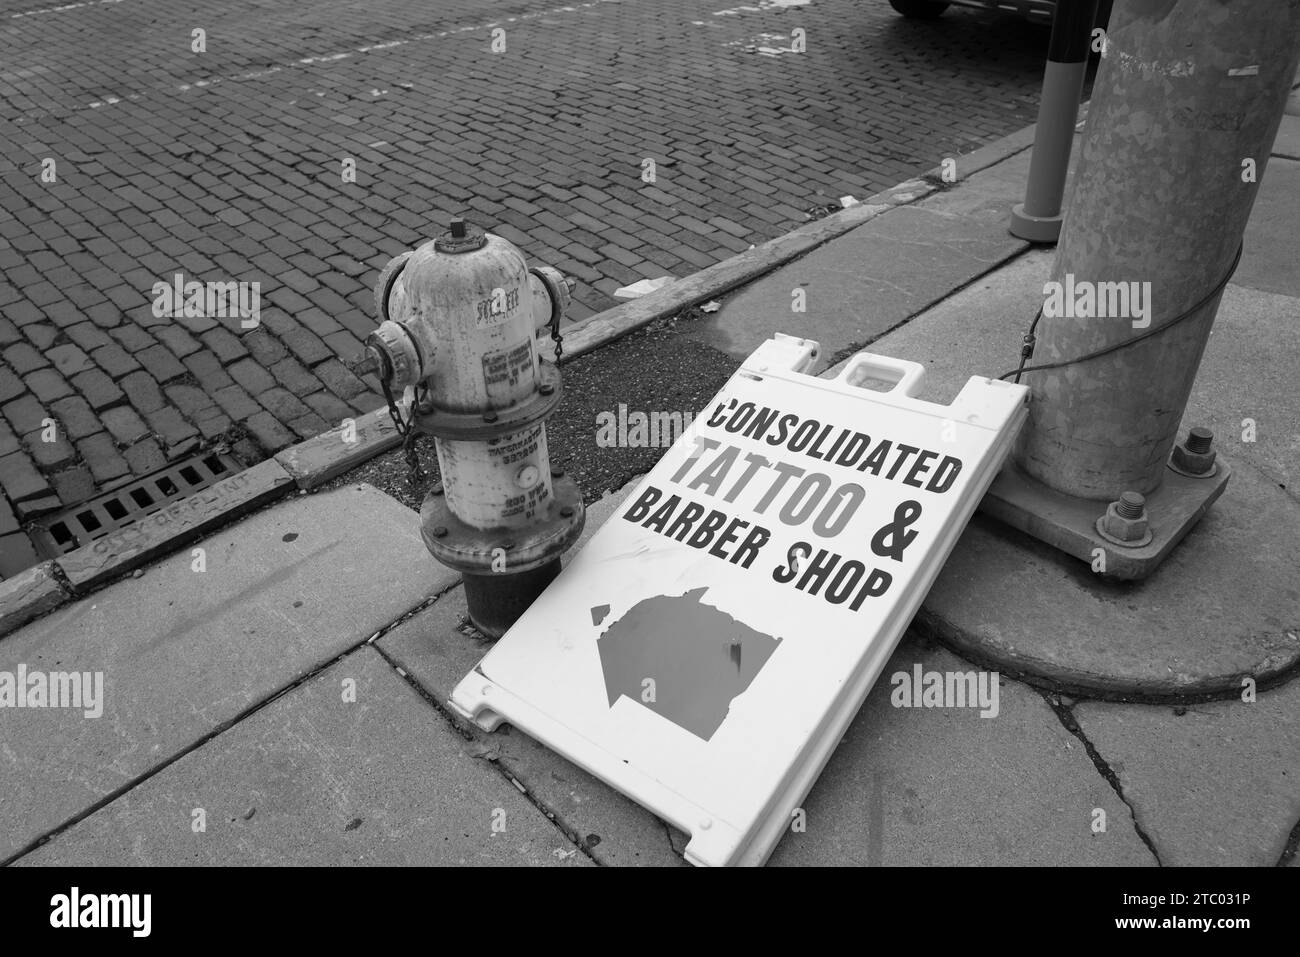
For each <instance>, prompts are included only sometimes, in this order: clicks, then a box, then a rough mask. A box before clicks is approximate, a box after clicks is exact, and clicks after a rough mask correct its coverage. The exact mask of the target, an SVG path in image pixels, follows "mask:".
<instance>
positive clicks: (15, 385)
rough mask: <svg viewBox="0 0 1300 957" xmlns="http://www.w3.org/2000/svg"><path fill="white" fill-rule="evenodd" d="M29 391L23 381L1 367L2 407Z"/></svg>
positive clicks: (0, 400)
mask: <svg viewBox="0 0 1300 957" xmlns="http://www.w3.org/2000/svg"><path fill="white" fill-rule="evenodd" d="M26 391H27V386H25V385H23V380H22V379H20V378H18V376H17V375H16V374H14V373H13V372H10V371H9V370H8V369H6V368H4V367H3V366H0V405H3V404H4V403H6V402H8V401H9V400H10V399H12V398H14V397H15V396H20V395H22V394H23V393H24V392H26Z"/></svg>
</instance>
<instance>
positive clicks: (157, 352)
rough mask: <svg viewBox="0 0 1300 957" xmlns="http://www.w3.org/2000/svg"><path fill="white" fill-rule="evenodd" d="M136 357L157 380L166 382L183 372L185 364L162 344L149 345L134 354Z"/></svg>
mask: <svg viewBox="0 0 1300 957" xmlns="http://www.w3.org/2000/svg"><path fill="white" fill-rule="evenodd" d="M135 357H136V359H137V360H138V361H139V362H140V364H141V365H142V366H144V367H145V369H146V370H147V371H148V373H149V374H150V375H151V376H153V377H154V379H156V380H157V381H159V382H167V381H168V380H170V379H175V378H176V377H177V376H182V375H184V374H185V366H183V365H182V364H181V361H180V360H179V359H177V358H176V357H175V356H174V355H172V354H171V353H170V352H168V351H167V349H165V348H164V347H163V346H161V345H157V346H150V347H149V348H148V349H141V350H140V351H139V352H137V353H136V354H135Z"/></svg>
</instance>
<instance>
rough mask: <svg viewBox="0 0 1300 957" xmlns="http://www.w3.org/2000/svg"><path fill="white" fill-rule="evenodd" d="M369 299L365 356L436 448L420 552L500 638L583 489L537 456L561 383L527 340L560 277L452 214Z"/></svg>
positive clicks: (391, 268) (544, 321)
mask: <svg viewBox="0 0 1300 957" xmlns="http://www.w3.org/2000/svg"><path fill="white" fill-rule="evenodd" d="M375 299H376V305H377V307H378V312H379V318H380V320H381V322H380V325H379V328H377V329H376V330H375V331H374V332H373V333H371V335H370V337H369V338H368V339H367V340H366V349H367V352H368V353H369V355H370V358H371V360H372V361H373V365H374V366H375V368H376V371H377V372H378V374H379V376H380V378H381V381H383V382H384V384H385V386H386V389H385V391H386V392H388V393H389V394H390V396H391V395H392V394H398V395H401V394H405V395H406V396H407V397H408V399H409V402H410V416H409V418H410V428H412V429H414V431H415V433H417V434H418V433H423V434H427V435H432V436H433V437H434V447H435V449H436V451H437V457H438V470H439V473H440V475H441V479H442V483H441V485H440V486H435V487H434V488H433V489H432V490H431V491H430V492H429V494H428V495H427V496H426V497H425V499H424V502H423V504H422V505H421V508H420V526H421V530H422V534H423V538H424V543H425V545H427V546H428V548H429V551H430V552H431V553H432V554H433V556H434V558H436V559H438V561H440V562H442V563H443V564H445V565H448V566H450V567H451V568H454V569H456V570H457V571H459V572H460V573H461V574H462V576H463V579H464V583H465V597H466V600H467V603H468V606H469V617H470V620H471V621H472V622H473V624H474V625H475V626H476V627H477V628H478V629H479V630H480V631H482V632H484V633H485V634H487V635H489V636H490V637H493V638H500V637H501V636H502V635H504V634H505V632H506V630H507V629H508V628H509V627H510V626H511V625H512V624H513V623H514V622H515V620H516V619H518V617H519V616H520V615H521V614H523V612H524V610H525V609H526V608H527V607H528V606H529V605H530V604H531V603H532V602H533V600H534V599H535V598H536V597H537V596H538V595H539V594H541V592H542V590H543V589H544V588H545V587H546V586H547V585H548V584H549V583H550V582H551V580H552V579H554V578H555V576H556V575H558V574H559V572H560V555H561V554H563V552H564V551H565V549H567V548H568V547H569V546H570V545H572V544H573V543H574V542H575V541H576V540H577V538H578V536H579V535H580V534H581V532H582V525H583V519H584V510H583V505H582V494H581V492H580V491H579V489H578V487H577V484H576V483H575V482H574V481H573V480H572V479H571V478H569V477H568V476H567V475H565V474H563V472H561V471H560V470H553V469H552V468H551V466H550V460H549V457H548V455H547V448H546V425H545V422H546V419H547V418H549V417H550V415H551V414H552V413H553V412H554V411H555V409H556V407H557V406H558V404H559V401H560V374H559V369H558V368H557V367H556V366H555V365H553V364H551V363H548V362H543V361H541V359H540V357H539V355H538V348H537V338H536V337H537V334H538V333H539V332H540V331H541V330H542V329H543V328H544V327H546V326H551V328H552V329H555V328H558V322H559V318H560V317H561V316H562V315H563V312H564V310H565V308H566V307H567V306H568V302H569V285H568V282H567V281H566V280H565V279H564V277H562V276H561V275H560V273H559V272H557V271H556V270H554V269H551V268H549V267H545V266H543V267H538V268H533V269H529V268H528V264H527V262H526V261H525V260H524V256H523V254H522V253H521V252H520V251H519V250H518V249H517V248H516V247H515V246H513V245H512V244H511V243H509V242H507V241H506V240H504V239H502V238H501V237H499V236H494V235H492V234H490V233H485V232H483V230H481V229H479V228H477V227H475V226H473V225H470V224H468V223H466V222H465V221H463V220H460V219H454V220H452V222H451V228H450V230H449V231H447V232H446V233H444V234H442V235H441V236H439V237H438V238H437V239H434V240H432V241H430V242H427V243H425V244H424V245H422V246H420V247H419V248H418V249H416V250H414V251H412V252H406V253H403V254H401V255H400V256H398V257H397V258H396V259H394V260H392V261H391V262H390V263H389V264H388V265H387V266H386V267H385V268H384V270H383V272H382V273H381V274H380V277H379V281H378V283H377V285H376V288H375ZM390 404H391V399H390ZM397 414H399V413H398V412H397V410H396V409H394V415H397Z"/></svg>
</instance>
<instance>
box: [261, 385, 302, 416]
mask: <svg viewBox="0 0 1300 957" xmlns="http://www.w3.org/2000/svg"><path fill="white" fill-rule="evenodd" d="M257 401H258V402H260V403H262V406H263V408H265V409H266V410H267V411H268V412H270V413H271V414H272V415H274V416H275V417H276V418H277V419H279V420H280V421H281V422H283V423H286V424H287V423H288V422H289V421H290V420H292V419H298V418H301V417H302V416H304V415H308V414H309V413H310V412H311V409H309V408H307V406H305V405H303V404H302V402H301V401H300V400H299V399H298V397H297V396H295V395H293V394H292V393H291V392H288V391H287V390H285V389H281V388H274V389H267V390H266V391H265V392H262V393H259V394H258V396H257Z"/></svg>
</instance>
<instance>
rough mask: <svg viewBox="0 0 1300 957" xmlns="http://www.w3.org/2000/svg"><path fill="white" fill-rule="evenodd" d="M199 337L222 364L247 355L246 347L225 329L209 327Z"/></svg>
mask: <svg viewBox="0 0 1300 957" xmlns="http://www.w3.org/2000/svg"><path fill="white" fill-rule="evenodd" d="M199 338H200V339H201V340H203V344H204V345H205V346H207V347H208V348H209V349H211V350H212V352H213V354H214V355H216V357H217V358H218V359H219V360H221V363H222V364H223V365H225V364H227V363H230V362H235V361H237V360H239V359H242V358H244V357H245V356H246V355H248V349H246V348H245V347H244V344H243V343H242V342H241V341H240V340H239V337H238V336H236V335H233V334H232V333H231V332H229V331H228V330H226V329H220V328H218V329H211V330H209V331H207V332H205V333H203V334H202V335H201V336H200V337H199Z"/></svg>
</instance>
